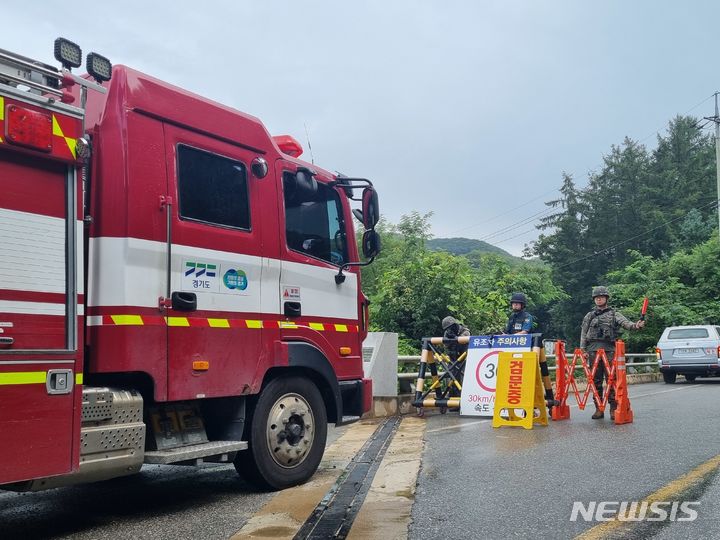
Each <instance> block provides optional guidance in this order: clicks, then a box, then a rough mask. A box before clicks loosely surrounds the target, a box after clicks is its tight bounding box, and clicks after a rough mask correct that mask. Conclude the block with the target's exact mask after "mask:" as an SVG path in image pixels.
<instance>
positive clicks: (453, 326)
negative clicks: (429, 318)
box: [442, 316, 470, 397]
mask: <svg viewBox="0 0 720 540" xmlns="http://www.w3.org/2000/svg"><path fill="white" fill-rule="evenodd" d="M442 329H443V344H444V345H445V350H446V351H447V353H448V356H449V357H450V359H451V360H452V361H453V362H454V361H455V360H457V359H458V357H459V356H460V355H461V354H462V353H464V352H467V349H468V346H467V344H464V345H461V344H459V343H458V342H457V341H455V340H456V339H457V338H459V337H460V336H469V335H470V329H469V328H468V327H467V326H465V325H464V324H460V322H459V321H458V320H457V319H456V318H455V317H451V316H447V317H445V318H444V319H443V320H442ZM452 372H453V375H454V376H455V378H456V379H457V380H458V381H459V382H460V384H462V382H463V376H464V375H465V362H460V363H459V364H456V365H455V366H454V367H453V368H452ZM459 396H460V392H459V391H458V389H457V388H456V387H455V386H454V385H453V386H452V387H451V388H450V397H459Z"/></svg>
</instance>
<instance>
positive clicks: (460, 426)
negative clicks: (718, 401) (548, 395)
mask: <svg viewBox="0 0 720 540" xmlns="http://www.w3.org/2000/svg"><path fill="white" fill-rule="evenodd" d="M693 388H702V385H699V384H694V385H692V386H684V387H681V388H671V389H669V390H659V391H657V392H650V393H649V394H640V395H638V396H630V400H631V401H632V400H633V399H638V398H643V397H648V396H656V395H658V394H666V393H668V392H678V391H680V390H691V389H693ZM570 408H571V409H577V408H578V405H577V403H576V404H574V405H570ZM488 422H492V418H488V419H487V420H479V421H475V422H465V423H463V424H456V425H454V426H445V427H441V428H435V429H428V430H427V431H426V432H425V433H436V432H438V431H447V430H451V429H466V428H471V427H475V426H477V425H478V424H487V423H488Z"/></svg>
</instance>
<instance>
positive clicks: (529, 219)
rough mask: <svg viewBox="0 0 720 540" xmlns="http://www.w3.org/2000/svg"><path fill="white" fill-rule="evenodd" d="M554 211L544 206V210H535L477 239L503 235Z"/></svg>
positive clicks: (485, 239) (484, 239)
mask: <svg viewBox="0 0 720 540" xmlns="http://www.w3.org/2000/svg"><path fill="white" fill-rule="evenodd" d="M555 211H556V209H555V208H546V209H545V210H541V211H540V212H537V213H535V214H533V215H531V216H528V217H526V218H524V219H522V220H521V221H518V222H517V223H514V224H512V225H508V226H507V227H503V228H502V229H499V230H497V231H495V232H493V233H490V234H488V235H485V236H482V237H480V238H478V240H481V241H484V242H485V241H487V240H489V239H491V238H494V237H495V236H502V235H503V234H504V233H506V232H510V231H512V230H514V229H517V228H519V227H522V226H523V225H527V224H528V223H532V222H534V221H538V220H540V219H542V218H544V217H545V216H548V215H550V214H552V213H554V212H555Z"/></svg>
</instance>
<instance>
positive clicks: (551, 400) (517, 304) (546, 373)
mask: <svg viewBox="0 0 720 540" xmlns="http://www.w3.org/2000/svg"><path fill="white" fill-rule="evenodd" d="M526 305H527V297H526V296H525V295H524V294H523V293H520V292H516V293H513V295H512V296H511V297H510V307H511V308H512V314H511V315H510V317H509V318H508V322H507V324H506V325H505V333H506V334H529V333H531V332H532V329H533V325H534V323H535V319H534V317H533V316H532V315H530V314H529V313H528V312H527V311H525V306H526ZM533 338H534V339H533V350H534V351H536V352H537V354H538V362H539V363H540V375H541V376H542V381H543V387H544V388H545V403H546V404H547V406H548V408H549V409H550V412H552V408H553V407H554V406H555V405H556V402H555V395H554V393H553V389H552V381H551V380H550V370H549V369H548V365H547V359H546V358H545V348H544V347H543V346H542V342H541V339H542V336H540V334H538V335H536V336H533Z"/></svg>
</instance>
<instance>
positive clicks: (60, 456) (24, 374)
mask: <svg viewBox="0 0 720 540" xmlns="http://www.w3.org/2000/svg"><path fill="white" fill-rule="evenodd" d="M5 101H6V103H5V105H6V106H5V107H3V98H2V97H0V127H2V120H3V119H4V118H3V113H5V114H6V116H7V113H8V112H9V109H10V106H9V105H7V100H5ZM30 110H32V109H30ZM16 112H17V110H16ZM36 112H37V114H39V115H40V116H37V117H35V120H36V121H37V122H40V121H43V119H44V118H45V117H46V118H47V119H48V121H50V120H49V119H50V118H51V116H52V117H53V120H52V121H54V122H56V123H58V125H60V123H61V122H59V121H58V119H55V118H54V115H51V114H50V113H45V112H43V111H36ZM28 114H30V115H32V113H28ZM4 120H5V121H7V120H8V118H7V117H6V118H5V119H4ZM5 137H6V132H5V130H1V131H0V246H1V249H2V255H1V256H0V484H3V483H7V482H13V481H20V480H26V479H30V478H38V477H44V476H51V475H57V474H62V473H67V472H70V471H71V469H72V468H73V461H74V460H73V452H75V453H76V454H77V451H78V450H77V446H76V447H75V448H73V441H75V440H77V439H78V438H79V423H78V422H75V423H74V416H75V415H74V412H75V408H76V407H78V408H79V405H80V403H79V401H80V399H79V394H80V393H81V387H80V386H76V381H77V383H81V382H82V363H81V359H80V353H79V352H78V351H79V349H78V345H77V341H78V326H77V325H78V294H77V293H78V291H77V290H76V284H78V283H82V279H78V272H79V271H81V267H79V266H78V264H77V259H78V257H77V252H78V250H79V249H81V247H80V246H81V241H80V231H81V228H80V227H79V226H78V222H77V216H76V202H77V200H78V197H77V191H76V189H77V188H76V177H75V168H74V165H69V164H67V163H63V162H62V161H51V160H50V159H47V157H46V156H44V155H42V154H41V155H29V154H24V153H21V152H18V151H17V147H13V146H12V145H11V144H9V141H7V140H6V139H5ZM53 144H55V145H56V146H58V145H59V144H65V141H64V140H63V141H57V140H54V141H53ZM64 148H65V151H67V146H65V147H64ZM54 152H55V151H53V153H54ZM78 416H79V415H78ZM78 420H79V418H78ZM76 459H77V458H76Z"/></svg>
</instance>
